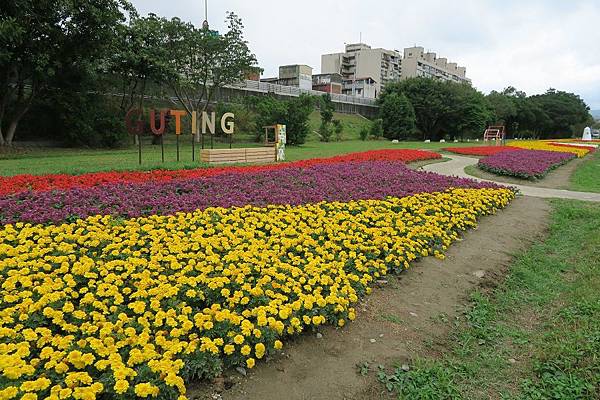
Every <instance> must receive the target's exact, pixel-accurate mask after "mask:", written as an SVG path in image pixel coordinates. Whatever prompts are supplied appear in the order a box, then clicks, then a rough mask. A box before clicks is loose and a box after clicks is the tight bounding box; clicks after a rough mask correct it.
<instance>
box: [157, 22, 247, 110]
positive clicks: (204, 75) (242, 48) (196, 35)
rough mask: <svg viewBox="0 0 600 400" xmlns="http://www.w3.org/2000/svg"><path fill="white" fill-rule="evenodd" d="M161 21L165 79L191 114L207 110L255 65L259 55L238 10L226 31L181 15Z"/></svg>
mask: <svg viewBox="0 0 600 400" xmlns="http://www.w3.org/2000/svg"><path fill="white" fill-rule="evenodd" d="M161 22H162V23H161V33H160V35H161V41H162V42H163V43H164V44H163V46H164V49H165V52H164V53H162V54H164V55H165V57H166V58H165V60H164V61H165V64H164V65H165V67H164V70H163V75H164V79H165V80H166V81H167V83H168V85H169V87H170V88H171V89H172V90H173V92H174V93H175V96H176V97H177V99H178V100H179V102H180V103H181V105H182V106H183V107H184V108H185V110H187V111H188V113H191V112H192V111H194V110H195V111H205V110H207V109H208V107H209V105H210V104H211V102H212V100H213V99H214V98H215V95H216V94H217V92H218V91H219V90H220V89H221V88H222V87H223V86H226V85H230V84H235V83H238V82H240V81H242V80H243V79H244V76H245V74H246V73H247V72H248V71H250V70H252V69H254V68H255V65H256V56H255V55H254V54H253V53H252V52H251V51H250V49H249V48H248V42H247V41H246V40H245V38H244V25H243V23H242V20H241V19H240V18H239V17H238V16H237V15H236V14H234V13H231V12H230V13H228V14H227V18H226V23H227V32H225V33H223V34H219V33H215V32H214V31H211V30H209V29H205V28H204V27H201V28H196V27H195V26H193V25H192V24H191V23H185V22H182V21H181V20H180V19H179V18H173V19H171V20H167V19H165V18H162V19H161Z"/></svg>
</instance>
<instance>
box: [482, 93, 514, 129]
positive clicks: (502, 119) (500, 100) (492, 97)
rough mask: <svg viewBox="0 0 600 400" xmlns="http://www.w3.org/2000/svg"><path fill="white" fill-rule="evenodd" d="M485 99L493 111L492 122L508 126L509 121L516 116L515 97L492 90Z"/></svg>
mask: <svg viewBox="0 0 600 400" xmlns="http://www.w3.org/2000/svg"><path fill="white" fill-rule="evenodd" d="M486 99H487V101H488V102H489V104H490V106H491V108H492V110H493V112H494V121H493V122H494V124H502V125H506V126H507V128H509V124H510V122H511V121H513V120H514V118H515V117H516V116H517V105H516V104H515V97H513V96H509V95H507V94H504V93H500V92H497V91H495V90H492V91H491V92H490V94H488V95H487V96H486Z"/></svg>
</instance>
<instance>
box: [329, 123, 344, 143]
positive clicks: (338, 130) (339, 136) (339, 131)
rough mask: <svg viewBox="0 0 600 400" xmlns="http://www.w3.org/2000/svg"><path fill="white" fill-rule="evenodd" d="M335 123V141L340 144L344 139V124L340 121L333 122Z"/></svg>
mask: <svg viewBox="0 0 600 400" xmlns="http://www.w3.org/2000/svg"><path fill="white" fill-rule="evenodd" d="M331 122H332V123H333V130H334V132H335V140H336V141H338V142H340V141H342V140H343V139H344V137H343V135H344V124H343V123H342V121H340V120H339V119H334V120H333V121H331Z"/></svg>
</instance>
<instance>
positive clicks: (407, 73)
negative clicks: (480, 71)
mask: <svg viewBox="0 0 600 400" xmlns="http://www.w3.org/2000/svg"><path fill="white" fill-rule="evenodd" d="M345 50H346V51H345V52H344V53H333V54H324V55H322V56H321V73H323V74H332V73H338V74H341V75H342V77H343V78H344V81H345V82H346V86H348V85H349V82H350V83H352V82H358V81H361V82H362V81H364V80H365V79H368V78H370V79H371V80H372V81H374V82H375V83H374V85H375V90H374V91H370V92H369V96H371V95H372V94H374V95H375V97H378V96H379V93H381V90H382V89H383V88H384V87H385V85H386V84H387V83H388V82H392V81H397V80H400V79H408V78H413V77H426V78H434V79H443V80H448V81H453V82H464V83H468V84H470V83H471V81H470V80H469V79H468V78H467V77H466V72H467V70H466V68H465V67H459V66H458V65H457V64H456V63H451V62H448V60H447V59H445V58H437V55H436V54H435V53H429V52H428V53H425V51H424V49H423V47H409V48H406V49H404V54H403V55H402V54H400V53H399V52H398V51H396V50H386V49H382V48H377V49H373V48H371V46H369V45H366V44H364V43H356V44H348V45H346V49H345ZM403 56H404V57H403Z"/></svg>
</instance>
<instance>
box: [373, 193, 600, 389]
mask: <svg viewBox="0 0 600 400" xmlns="http://www.w3.org/2000/svg"><path fill="white" fill-rule="evenodd" d="M552 206H553V214H552V223H551V226H550V233H549V236H548V238H547V240H545V241H543V242H540V243H538V244H535V245H534V246H532V247H531V248H530V249H529V250H528V251H525V252H524V253H523V254H520V255H519V256H518V257H517V259H516V261H515V262H514V264H513V265H512V266H511V268H510V270H509V275H508V277H507V279H506V281H505V283H503V284H501V286H500V287H499V288H497V289H496V290H494V291H492V292H488V293H482V292H476V293H473V294H472V296H471V306H470V307H469V308H468V309H467V310H466V312H465V314H464V317H461V318H460V319H459V320H457V321H447V322H446V323H454V324H455V328H454V331H453V334H452V336H451V337H449V338H448V341H447V343H446V344H445V346H447V347H446V349H447V352H446V356H445V357H442V358H440V359H423V360H419V361H418V362H416V363H415V365H414V366H413V367H412V368H411V369H410V371H404V370H402V369H401V368H397V369H396V370H395V371H394V372H392V373H391V374H389V373H387V372H385V371H383V370H382V371H380V373H379V380H380V381H381V382H382V383H384V384H385V385H386V386H387V387H388V389H390V390H391V391H394V392H396V393H397V395H398V397H399V398H403V399H404V398H406V399H489V398H494V399H565V400H566V399H573V400H575V399H597V398H599V396H600V300H599V296H598V293H600V270H599V269H598V267H597V266H598V265H600V251H599V249H600V225H599V224H598V221H600V208H598V206H597V205H595V204H591V203H584V202H576V201H566V200H564V201H562V200H561V201H559V200H555V201H552Z"/></svg>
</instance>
